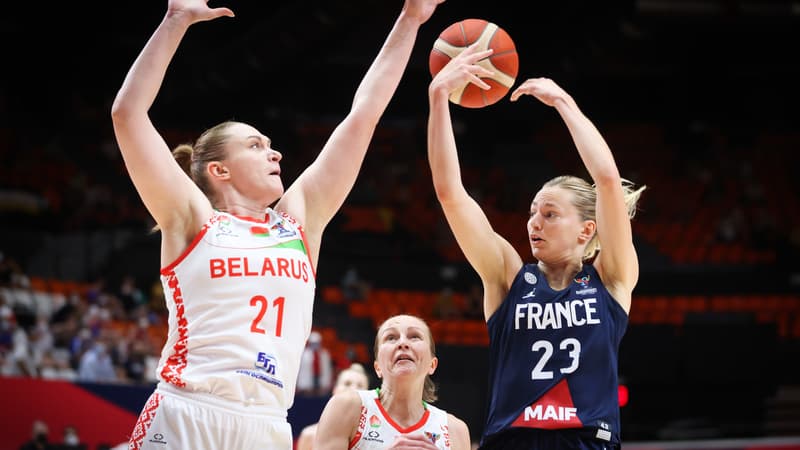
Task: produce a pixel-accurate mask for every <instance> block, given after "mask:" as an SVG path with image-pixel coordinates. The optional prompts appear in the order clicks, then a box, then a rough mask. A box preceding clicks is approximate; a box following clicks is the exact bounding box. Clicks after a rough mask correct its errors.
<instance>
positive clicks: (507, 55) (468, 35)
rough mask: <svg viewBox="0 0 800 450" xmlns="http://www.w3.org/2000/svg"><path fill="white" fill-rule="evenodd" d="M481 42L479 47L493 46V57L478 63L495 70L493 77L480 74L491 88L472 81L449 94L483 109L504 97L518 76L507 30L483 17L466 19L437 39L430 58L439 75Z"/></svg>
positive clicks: (514, 53)
mask: <svg viewBox="0 0 800 450" xmlns="http://www.w3.org/2000/svg"><path fill="white" fill-rule="evenodd" d="M474 42H479V49H478V50H486V49H489V48H492V49H494V52H493V53H492V55H491V56H489V57H488V58H486V59H483V60H481V61H479V62H478V64H480V65H481V66H483V67H485V68H487V69H489V70H491V71H493V72H494V76H493V77H491V78H487V77H481V78H482V79H483V81H485V82H486V83H487V84H489V85H490V86H491V87H492V88H491V89H489V90H483V89H481V88H479V87H478V86H475V85H474V84H472V83H467V84H466V85H464V87H462V88H461V89H459V90H457V91H455V92H453V93H452V94H450V101H451V102H453V103H455V104H458V105H461V106H464V107H466V108H483V107H484V106H489V105H491V104H493V103H496V102H498V101H499V100H500V99H501V98H503V97H504V96H505V95H506V94H507V93H508V91H509V90H510V89H511V87H512V86H513V85H514V81H515V80H516V78H517V71H518V70H519V57H518V55H517V49H516V47H514V41H513V40H512V39H511V36H509V35H508V33H506V31H505V30H503V29H502V28H500V27H499V26H497V25H495V24H494V23H492V22H488V21H486V20H483V19H465V20H462V21H460V22H456V23H454V24H452V25H450V26H449V27H447V28H446V29H445V30H444V31H442V33H441V34H440V35H439V38H438V39H436V42H435V43H434V44H433V49H432V50H431V56H430V59H429V61H428V65H429V66H430V71H431V75H432V76H436V74H437V73H439V71H440V70H442V67H444V66H445V64H447V63H448V62H449V61H450V59H451V58H453V57H455V56H457V55H458V54H459V53H461V52H462V51H464V49H465V48H467V47H468V46H469V45H471V44H473V43H474Z"/></svg>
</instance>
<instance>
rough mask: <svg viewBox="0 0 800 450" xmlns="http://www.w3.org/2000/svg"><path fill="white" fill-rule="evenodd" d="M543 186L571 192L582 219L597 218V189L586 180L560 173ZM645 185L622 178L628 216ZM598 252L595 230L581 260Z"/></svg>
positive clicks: (631, 214)
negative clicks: (636, 184)
mask: <svg viewBox="0 0 800 450" xmlns="http://www.w3.org/2000/svg"><path fill="white" fill-rule="evenodd" d="M542 187H543V188H545V187H560V188H562V189H566V190H568V191H570V192H572V194H573V195H572V204H573V205H574V206H575V208H577V209H578V213H579V214H580V215H581V218H582V219H583V220H594V221H596V220H597V189H596V186H595V185H593V184H589V182H587V181H586V180H584V179H583V178H580V177H576V176H572V175H561V176H558V177H555V178H553V179H551V180H550V181H548V182H546V183H545V184H544V185H543V186H542ZM646 188H647V186H640V187H638V188H636V187H634V184H633V182H631V181H629V180H626V179H624V178H623V179H622V191H623V195H624V198H625V206H626V207H627V208H628V217H629V218H631V219H633V217H634V216H635V215H636V211H637V205H638V203H639V197H641V195H642V192H643V191H644V190H645V189H646ZM599 252H600V238H598V234H597V232H595V234H594V236H592V239H591V240H589V242H588V243H587V244H586V248H585V249H584V251H583V261H584V262H589V261H591V260H593V259H594V258H595V257H596V256H597V254H598V253H599Z"/></svg>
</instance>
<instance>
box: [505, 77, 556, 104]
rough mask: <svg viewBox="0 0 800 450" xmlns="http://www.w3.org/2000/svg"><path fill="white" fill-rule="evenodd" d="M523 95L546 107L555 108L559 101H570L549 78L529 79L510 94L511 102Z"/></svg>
mask: <svg viewBox="0 0 800 450" xmlns="http://www.w3.org/2000/svg"><path fill="white" fill-rule="evenodd" d="M523 95H532V96H534V97H536V98H538V99H539V100H540V101H541V102H542V103H544V104H545V105H547V106H555V104H556V101H557V100H559V99H561V100H564V101H567V102H568V101H569V99H570V96H569V94H567V92H566V91H564V89H561V87H560V86H559V85H557V84H556V83H555V82H554V81H553V80H551V79H550V78H530V79H528V80H525V82H524V83H522V84H521V85H520V86H519V87H518V88H516V89H514V92H512V93H511V101H512V102H515V101H517V99H518V98H520V97H522V96H523Z"/></svg>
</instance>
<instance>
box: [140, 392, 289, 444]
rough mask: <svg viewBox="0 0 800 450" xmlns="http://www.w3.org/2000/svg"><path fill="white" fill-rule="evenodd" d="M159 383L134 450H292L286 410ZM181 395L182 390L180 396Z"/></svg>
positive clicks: (142, 415)
mask: <svg viewBox="0 0 800 450" xmlns="http://www.w3.org/2000/svg"><path fill="white" fill-rule="evenodd" d="M177 392H178V391H177V389H174V388H173V389H170V388H169V387H167V388H164V387H162V386H159V387H158V388H157V389H156V391H155V392H153V394H152V395H151V396H150V398H149V399H148V400H147V403H146V404H145V405H144V408H142V412H141V414H140V415H139V419H138V420H137V421H136V425H135V426H134V428H133V433H132V434H131V438H130V441H129V443H128V448H129V449H130V450H140V449H141V450H171V449H192V450H219V449H237V450H248V449H265V450H267V449H269V450H272V449H276V450H291V449H292V447H293V440H292V427H291V425H289V423H288V422H287V421H286V413H285V412H279V411H276V410H275V409H274V408H268V407H263V406H252V407H245V406H239V407H232V405H231V404H230V402H225V401H222V400H218V399H214V398H210V396H208V395H207V394H192V393H188V394H185V393H180V394H177ZM176 394H177V395H176Z"/></svg>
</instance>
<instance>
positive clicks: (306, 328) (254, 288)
mask: <svg viewBox="0 0 800 450" xmlns="http://www.w3.org/2000/svg"><path fill="white" fill-rule="evenodd" d="M161 282H162V283H163V285H164V294H165V297H166V300H167V307H168V309H169V334H168V336H167V342H166V344H165V345H164V348H163V350H162V352H161V360H160V361H159V365H158V368H157V376H158V379H159V380H160V383H162V384H164V383H166V384H169V385H171V386H174V387H178V388H181V389H183V390H187V391H189V392H196V393H209V394H213V395H214V396H216V397H219V398H222V399H226V400H229V401H232V402H237V403H241V404H244V405H245V406H249V405H252V406H256V407H257V406H267V407H274V408H276V409H279V410H284V411H286V410H288V409H289V408H290V407H291V406H292V402H293V400H294V391H295V382H296V381H297V372H298V370H299V366H300V356H301V355H302V353H303V348H304V347H305V343H306V340H307V339H308V336H309V333H310V332H311V316H312V310H313V304H314V290H315V286H316V283H315V274H314V271H313V267H312V264H311V261H310V259H309V257H308V245H307V244H306V241H305V239H304V235H303V230H302V227H301V226H299V225H298V224H297V222H296V221H295V220H294V219H292V218H291V217H289V216H287V215H285V214H282V213H279V212H276V211H274V210H272V209H267V211H266V214H265V220H264V221H258V220H255V219H249V218H241V217H237V216H233V215H231V214H228V213H223V212H218V211H215V212H214V215H213V216H212V217H211V219H209V221H208V223H206V224H205V225H204V226H203V229H202V230H201V231H200V232H199V233H198V235H197V237H196V238H195V239H194V241H193V242H192V243H191V244H190V245H189V248H187V249H186V251H185V252H184V253H183V255H181V256H180V257H179V258H178V259H177V260H176V261H174V262H173V263H172V264H170V265H169V266H167V267H164V268H163V269H161Z"/></svg>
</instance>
